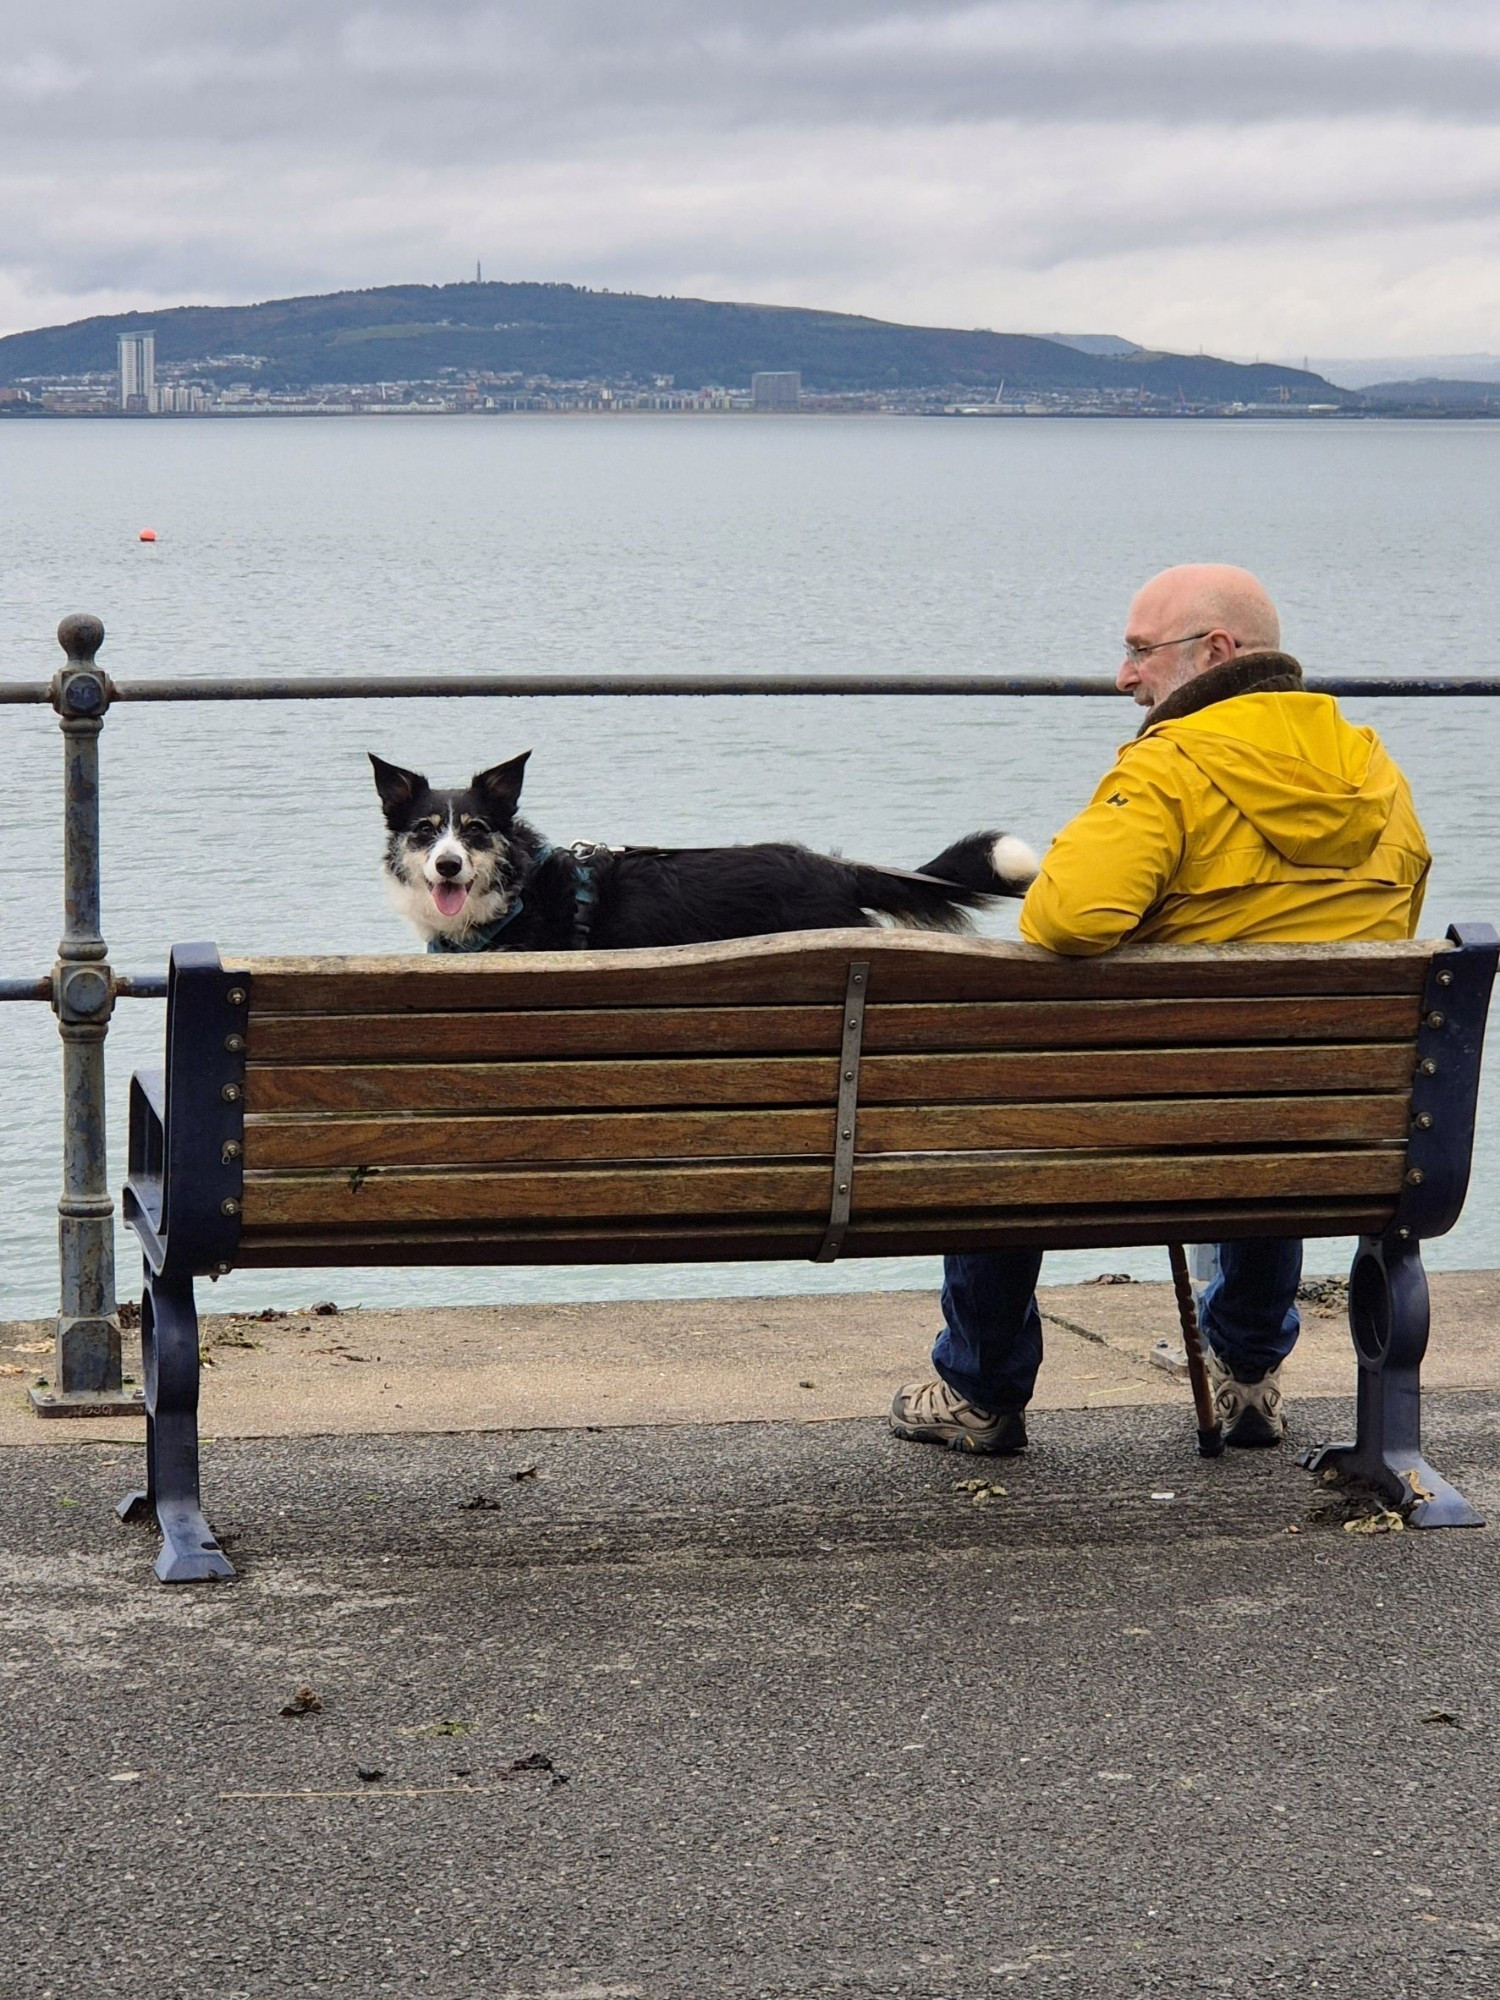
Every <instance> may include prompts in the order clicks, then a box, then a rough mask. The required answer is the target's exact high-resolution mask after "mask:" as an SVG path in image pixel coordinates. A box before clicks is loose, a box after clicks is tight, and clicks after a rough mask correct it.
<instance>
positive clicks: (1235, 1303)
mask: <svg viewBox="0 0 1500 2000" xmlns="http://www.w3.org/2000/svg"><path fill="white" fill-rule="evenodd" d="M1041 1268H1042V1253H1041V1251H1040V1250H985V1251H975V1252H972V1253H970V1254H969V1255H967V1256H963V1257H945V1258H944V1259H943V1321H944V1325H943V1330H942V1332H941V1333H940V1334H939V1335H938V1337H937V1343H936V1345H935V1346H934V1347H933V1350H932V1365H933V1366H934V1368H936V1370H937V1372H938V1374H939V1375H940V1376H941V1377H942V1379H943V1380H944V1381H945V1382H946V1383H947V1384H948V1387H949V1388H950V1389H956V1390H957V1392H958V1394H959V1395H960V1396H963V1397H965V1398H966V1399H967V1400H968V1401H969V1402H971V1403H977V1404H978V1405H979V1407H980V1409H982V1410H1021V1409H1024V1408H1025V1407H1026V1405H1027V1404H1028V1403H1029V1402H1030V1401H1031V1394H1032V1390H1033V1389H1034V1388H1035V1387H1036V1373H1037V1369H1038V1368H1039V1367H1040V1366H1041V1363H1042V1319H1041V1314H1040V1313H1039V1312H1038V1311H1037V1305H1036V1281H1037V1276H1038V1274H1039V1273H1040V1271H1041ZM1301 1277H1302V1245H1301V1243H1300V1242H1298V1241H1296V1240H1295V1239H1285V1240H1282V1239H1276V1240H1266V1241H1261V1242H1253V1243H1221V1244H1220V1245H1219V1275H1218V1276H1217V1277H1216V1278H1215V1279H1214V1280H1213V1282H1212V1284H1210V1285H1209V1287H1208V1289H1207V1291H1206V1292H1205V1293H1204V1295H1203V1300H1202V1305H1201V1309H1200V1318H1201V1321H1202V1328H1203V1337H1204V1339H1205V1340H1206V1341H1207V1343H1208V1345H1209V1346H1210V1347H1212V1348H1213V1350H1214V1352H1215V1353H1216V1354H1217V1355H1218V1356H1219V1358H1220V1360H1221V1361H1223V1362H1224V1363H1225V1364H1226V1366H1227V1367H1228V1368H1229V1370H1230V1372H1231V1374H1233V1375H1236V1376H1238V1377H1239V1379H1240V1380H1241V1381H1242V1382H1258V1381H1259V1380H1260V1378H1261V1376H1262V1375H1264V1374H1266V1373H1267V1372H1268V1371H1269V1370H1270V1369H1272V1368H1274V1367H1275V1366H1276V1365H1277V1363H1278V1362H1281V1361H1284V1360H1285V1359H1286V1357H1287V1356H1288V1355H1289V1354H1290V1353H1291V1351H1292V1349H1293V1348H1294V1347H1295V1346H1296V1344H1297V1335H1298V1332H1299V1331H1300V1329H1301V1321H1300V1320H1299V1318H1298V1316H1297V1306H1296V1296H1297V1286H1298V1283H1299V1282H1300V1280H1301Z"/></svg>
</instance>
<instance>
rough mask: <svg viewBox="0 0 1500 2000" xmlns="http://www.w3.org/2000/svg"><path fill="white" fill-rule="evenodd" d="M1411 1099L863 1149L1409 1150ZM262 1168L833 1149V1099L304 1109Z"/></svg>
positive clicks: (1246, 1103) (1109, 1122)
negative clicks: (487, 1111) (762, 1104)
mask: <svg viewBox="0 0 1500 2000" xmlns="http://www.w3.org/2000/svg"><path fill="white" fill-rule="evenodd" d="M1409 1102H1410V1100H1409V1098H1408V1097H1406V1096H1405V1095H1403V1094H1401V1093H1399V1092H1394V1091H1392V1092H1382V1093H1380V1094H1376V1095H1370V1096H1364V1097H1355V1096H1328V1097H1284V1098H1281V1097H1279V1098H1275V1099H1269V1100H1268V1099H1266V1098H1263V1097H1233V1098H1217V1097H1211V1098H1191V1099H1187V1100H1185V1101H1183V1102H1180V1103H1174V1102H1160V1101H1156V1100H1151V1099H1147V1100H1146V1101H1144V1102H1141V1101H1134V1102H1133V1101H1130V1100H1128V1099H1127V1100H1122V1101H1120V1102H1117V1103H1101V1104H1045V1105H1031V1104H973V1105H967V1104H964V1105H946V1104H943V1105H904V1104H896V1105H880V1104H876V1105H870V1106H868V1107H867V1108H866V1109H865V1110H863V1111H862V1112H861V1113H860V1116H859V1138H858V1157H861V1158H863V1157H864V1156H865V1155H867V1154H873V1153H906V1152H931V1151H942V1152H961V1151H975V1150H990V1151H993V1150H997V1149H1000V1150H1003V1149H1005V1148H1008V1147H1033V1146H1041V1147H1057V1146H1083V1147H1094V1148H1097V1147H1108V1146H1114V1147H1119V1148H1121V1149H1123V1150H1125V1151H1129V1150H1131V1149H1132V1148H1139V1147H1141V1146H1162V1147H1167V1146H1187V1147H1193V1146H1199V1147H1201V1146H1205V1145H1212V1146H1250V1145H1256V1144H1259V1143H1262V1142H1263V1141H1264V1139H1265V1135H1266V1133H1267V1132H1268V1131H1274V1132H1275V1134H1276V1137H1277V1141H1278V1143H1280V1144H1282V1145H1290V1144H1321V1145H1327V1144H1329V1143H1337V1142H1340V1141H1361V1142H1368V1143H1375V1142H1378V1141H1382V1140H1383V1141H1385V1142H1386V1143H1387V1144H1392V1145H1399V1146H1402V1147H1403V1148H1404V1146H1405V1141H1406V1131H1407V1120H1408V1115H1409V1113H1408V1106H1409ZM246 1145H247V1149H248V1150H247V1160H248V1166H249V1169H250V1171H251V1172H252V1173H258V1172H264V1171H268V1170H274V1169H278V1168H291V1169H303V1168H313V1167H341V1168H343V1169H344V1170H345V1171H346V1172H353V1171H357V1170H358V1169H359V1168H360V1167H365V1168H373V1167H383V1166H395V1167H399V1166H408V1167H439V1166H445V1165H451V1166H504V1165H515V1164H519V1163H521V1162H524V1161H531V1160H556V1161H567V1160H578V1161H584V1160H653V1159H704V1158H713V1157H719V1156H724V1155H730V1156H733V1157H736V1158H741V1159H749V1158H753V1157H754V1156H755V1155H756V1154H757V1153H759V1154H764V1155H768V1156H778V1157H782V1158H787V1157H792V1156H796V1155H802V1156H810V1157H816V1158H820V1159H826V1160H831V1159H832V1157H833V1149H834V1111H833V1109H832V1107H831V1106H830V1107H828V1108H826V1109H824V1108H818V1107H812V1106H809V1107H806V1108H796V1109H791V1110H785V1111H782V1110H748V1111H737V1110H728V1111H723V1110H721V1111H671V1112H660V1111H617V1112H611V1113H607V1114H595V1113H588V1112H566V1111H561V1112H553V1113H548V1114H544V1115H541V1116H536V1115H530V1114H527V1113H524V1112H520V1113H516V1114H514V1115H512V1116H501V1117H488V1116H485V1115H483V1114H480V1115H477V1116H473V1117H451V1116H444V1115H442V1114H437V1115H422V1114H417V1115H415V1116H405V1117H399V1118H390V1117H379V1116H376V1117H363V1118H361V1117H341V1116H330V1117H321V1118H320V1117H306V1116H301V1115H289V1116H287V1117H284V1118H266V1119H259V1120H252V1121H251V1123H250V1124H249V1126H248V1127H247V1130H246Z"/></svg>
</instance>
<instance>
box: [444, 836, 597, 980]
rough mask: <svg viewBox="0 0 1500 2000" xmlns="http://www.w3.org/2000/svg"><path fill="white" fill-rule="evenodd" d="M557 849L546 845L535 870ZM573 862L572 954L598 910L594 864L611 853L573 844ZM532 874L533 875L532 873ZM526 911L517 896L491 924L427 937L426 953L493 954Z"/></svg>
mask: <svg viewBox="0 0 1500 2000" xmlns="http://www.w3.org/2000/svg"><path fill="white" fill-rule="evenodd" d="M557 851H558V850H557V849H556V848H555V847H554V846H553V845H552V843H551V841H548V843H547V845H546V846H545V847H543V848H542V849H541V851H540V852H539V853H538V855H537V857H536V865H537V868H539V869H540V868H542V867H544V866H545V865H546V864H547V862H549V861H550V860H551V859H552V857H553V855H554V854H556V853H557ZM567 851H568V854H569V855H570V856H571V858H572V862H573V935H572V936H571V938H570V939H569V940H568V945H569V949H570V950H572V951H586V950H587V949H588V942H589V933H590V931H592V929H593V927H594V918H595V917H596V916H597V915H598V909H599V888H598V884H597V883H596V882H595V880H594V864H595V862H596V860H597V859H598V857H599V856H600V855H601V854H609V853H610V852H612V850H611V849H610V848H608V847H603V846H601V845H600V844H599V843H598V842H597V841H592V840H575V841H574V842H573V845H572V846H571V847H570V848H569V849H568V850H567ZM533 872H535V871H533ZM525 908H526V899H525V897H524V896H517V897H516V899H515V901H514V902H513V903H512V904H511V906H510V908H509V909H508V910H507V911H506V912H505V915H504V916H503V917H496V918H495V920H494V922H493V923H488V924H479V925H476V926H475V928H474V929H472V930H467V931H465V932H464V934H463V936H462V937H441V936H439V937H430V938H429V939H428V940H427V949H428V950H429V951H430V952H455V951H495V950H497V949H498V948H499V943H500V939H501V938H502V937H503V936H504V935H505V933H506V932H507V931H508V930H509V929H510V927H511V925H512V924H513V923H514V922H515V921H516V919H517V917H519V916H520V915H522V913H523V912H524V911H525Z"/></svg>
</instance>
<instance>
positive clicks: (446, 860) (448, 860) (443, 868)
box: [437, 854, 464, 882]
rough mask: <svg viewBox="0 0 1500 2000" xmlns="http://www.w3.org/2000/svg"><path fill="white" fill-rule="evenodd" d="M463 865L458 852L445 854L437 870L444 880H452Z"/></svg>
mask: <svg viewBox="0 0 1500 2000" xmlns="http://www.w3.org/2000/svg"><path fill="white" fill-rule="evenodd" d="M463 865H464V864H463V863H462V862H461V861H460V860H459V858H458V856H457V855H456V854H444V855H443V856H442V857H441V858H440V859H439V861H438V864H437V872H438V873H439V875H441V876H442V877H443V879H444V881H447V882H451V881H452V880H453V877H454V876H455V875H457V874H458V872H459V870H460V869H461V868H462V867H463Z"/></svg>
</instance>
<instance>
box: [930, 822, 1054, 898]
mask: <svg viewBox="0 0 1500 2000" xmlns="http://www.w3.org/2000/svg"><path fill="white" fill-rule="evenodd" d="M1041 865H1042V864H1041V863H1040V861H1038V860H1037V858H1036V856H1035V855H1034V854H1033V853H1032V851H1031V849H1030V848H1029V847H1028V846H1027V845H1026V843H1025V841H1024V840H1018V839H1017V838H1016V836H1015V834H1013V833H996V832H995V831H994V830H993V829H991V831H990V832H988V833H969V834H965V835H964V837H963V839H962V840H955V841H954V843H953V845H952V846H951V847H945V848H944V849H943V851H942V853H941V854H939V855H938V856H937V857H936V859H935V860H932V861H927V862H924V863H923V865H922V873H923V874H924V875H935V876H936V877H937V879H938V880H939V881H940V882H956V883H957V884H958V885H959V886H960V888H964V889H977V890H978V891H979V892H980V893H981V894H982V895H985V896H1024V895H1025V894H1026V891H1027V890H1028V889H1029V888H1030V887H1031V885H1032V883H1033V881H1034V880H1035V879H1036V874H1037V870H1038V869H1039V868H1040V867H1041Z"/></svg>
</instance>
